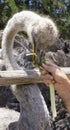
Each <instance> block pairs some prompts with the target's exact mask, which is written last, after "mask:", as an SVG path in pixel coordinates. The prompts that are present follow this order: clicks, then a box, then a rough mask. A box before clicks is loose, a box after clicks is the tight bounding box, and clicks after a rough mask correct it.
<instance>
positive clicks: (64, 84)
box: [41, 63, 70, 112]
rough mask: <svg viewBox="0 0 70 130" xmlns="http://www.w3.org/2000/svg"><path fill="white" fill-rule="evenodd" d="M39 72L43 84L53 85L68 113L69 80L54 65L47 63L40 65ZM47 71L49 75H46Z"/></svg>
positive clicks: (69, 100) (69, 98) (69, 102)
mask: <svg viewBox="0 0 70 130" xmlns="http://www.w3.org/2000/svg"><path fill="white" fill-rule="evenodd" d="M42 67H43V70H41V73H42V77H43V81H44V83H45V84H46V85H47V86H49V84H50V83H53V84H54V86H55V90H57V92H58V93H59V95H60V96H61V97H62V99H63V101H64V103H65V105H66V108H67V110H68V111H69V112H70V80H69V79H68V77H67V76H66V74H65V73H64V72H63V71H62V70H61V69H60V68H59V67H58V66H57V65H55V64H52V63H47V64H43V65H42ZM47 71H48V72H49V73H50V74H49V73H47Z"/></svg>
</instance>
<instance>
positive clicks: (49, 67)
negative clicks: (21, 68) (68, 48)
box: [41, 63, 69, 87]
mask: <svg viewBox="0 0 70 130" xmlns="http://www.w3.org/2000/svg"><path fill="white" fill-rule="evenodd" d="M42 67H43V69H42V70H41V74H42V77H43V80H44V83H45V84H46V85H49V84H50V83H53V84H54V85H55V87H56V86H59V87H60V86H64V85H66V84H67V82H68V81H69V79H68V77H67V76H66V74H65V73H64V72H63V71H62V70H61V69H60V68H59V67H58V66H57V65H55V64H53V63H47V64H43V65H42ZM47 72H49V73H47Z"/></svg>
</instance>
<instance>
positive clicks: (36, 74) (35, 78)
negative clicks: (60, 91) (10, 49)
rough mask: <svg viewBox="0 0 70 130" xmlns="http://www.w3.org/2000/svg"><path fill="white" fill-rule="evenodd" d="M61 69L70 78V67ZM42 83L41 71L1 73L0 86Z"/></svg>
mask: <svg viewBox="0 0 70 130" xmlns="http://www.w3.org/2000/svg"><path fill="white" fill-rule="evenodd" d="M61 69H62V70H63V71H64V72H65V73H66V75H67V76H68V77H69V78H70V67H62V68H61ZM41 82H43V79H42V77H41V74H40V71H39V69H34V70H12V71H0V86H7V85H11V84H17V85H19V84H32V83H33V84H35V83H41Z"/></svg>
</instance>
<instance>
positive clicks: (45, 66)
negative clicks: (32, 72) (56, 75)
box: [42, 64, 54, 73]
mask: <svg viewBox="0 0 70 130" xmlns="http://www.w3.org/2000/svg"><path fill="white" fill-rule="evenodd" d="M42 67H43V68H44V69H45V70H46V71H48V72H51V73H53V71H54V68H53V66H51V65H50V64H42Z"/></svg>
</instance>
